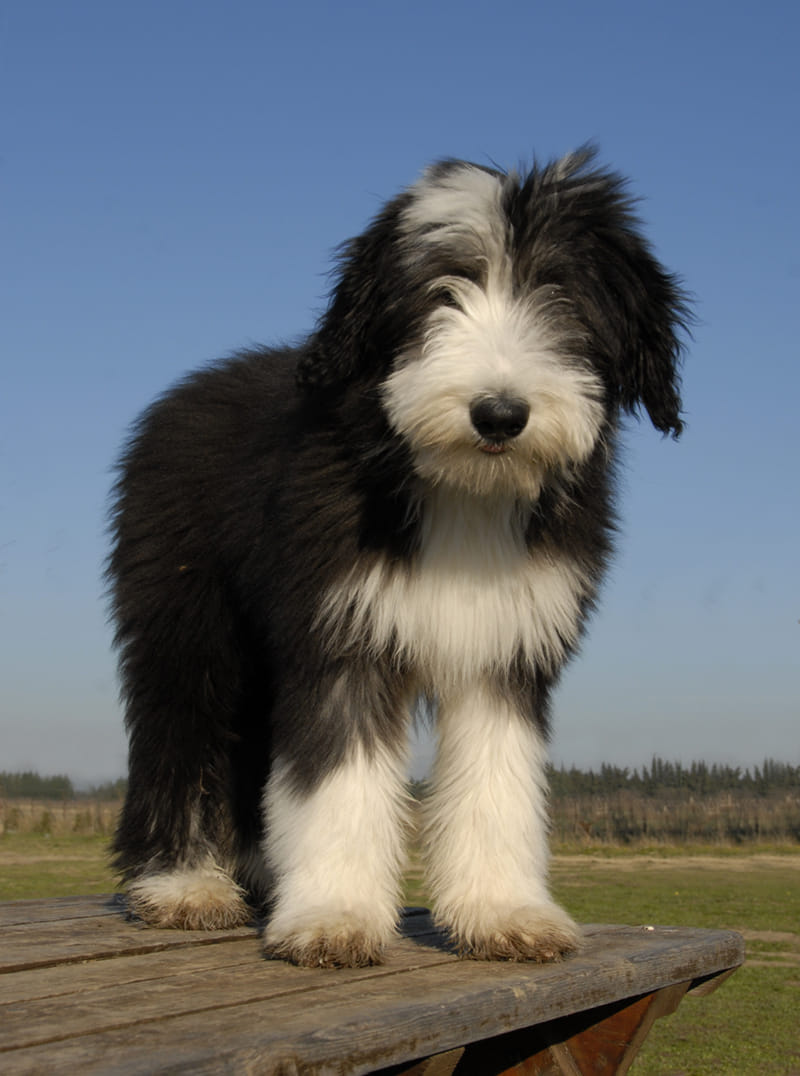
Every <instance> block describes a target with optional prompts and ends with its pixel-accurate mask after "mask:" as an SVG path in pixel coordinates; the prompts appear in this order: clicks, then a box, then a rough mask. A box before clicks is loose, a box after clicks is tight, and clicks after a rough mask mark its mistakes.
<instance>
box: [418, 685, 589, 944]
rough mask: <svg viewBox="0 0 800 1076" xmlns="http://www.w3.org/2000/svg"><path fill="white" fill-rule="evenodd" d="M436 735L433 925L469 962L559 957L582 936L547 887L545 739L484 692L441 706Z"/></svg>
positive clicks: (429, 841)
mask: <svg viewBox="0 0 800 1076" xmlns="http://www.w3.org/2000/svg"><path fill="white" fill-rule="evenodd" d="M438 733H439V746H438V754H437V760H436V766H435V770H434V782H433V784H434V788H433V792H432V794H431V797H430V799H429V800H428V802H427V806H426V825H425V844H426V850H427V867H428V880H429V884H430V887H431V892H432V896H433V899H434V906H435V911H436V917H437V921H438V922H439V923H440V925H442V926H444V927H446V928H447V930H448V931H449V932H450V934H451V936H452V937H453V940H454V941H455V943H456V944H457V945H458V947H459V949H460V951H461V952H462V953H463V954H464V955H467V956H473V957H476V958H484V959H493V960H537V961H547V960H556V959H558V958H559V957H560V956H562V955H563V954H564V953H566V952H569V951H570V950H572V949H575V948H576V947H577V945H578V938H579V934H578V928H577V927H576V925H575V923H574V922H573V921H572V919H571V918H570V917H569V916H568V915H567V913H566V912H564V911H563V910H562V909H561V908H560V907H559V906H558V905H557V904H555V903H554V902H553V901H552V899H551V897H550V894H549V891H548V887H547V865H548V844H547V829H548V826H547V815H546V806H547V805H546V795H547V790H546V781H545V761H546V751H545V743H544V737H543V736H542V733H541V732H540V730H539V728H538V727H537V724H536V722H535V720H534V719H533V717H532V715H528V714H526V713H524V712H522V710H521V709H520V707H519V705H518V703H517V700H516V699H515V698H514V695H513V694H509V693H504V692H503V691H502V690H501V689H499V688H497V687H496V686H494V685H486V684H479V685H476V686H475V687H474V689H473V690H470V691H464V692H459V693H457V694H453V695H452V696H451V697H449V698H447V697H445V698H443V699H442V700H441V703H440V708H439V716H438Z"/></svg>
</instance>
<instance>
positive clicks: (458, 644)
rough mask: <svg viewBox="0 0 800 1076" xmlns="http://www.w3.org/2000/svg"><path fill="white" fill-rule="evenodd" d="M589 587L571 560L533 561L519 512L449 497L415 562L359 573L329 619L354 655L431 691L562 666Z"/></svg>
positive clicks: (432, 513) (330, 600) (329, 606)
mask: <svg viewBox="0 0 800 1076" xmlns="http://www.w3.org/2000/svg"><path fill="white" fill-rule="evenodd" d="M586 589H587V587H586V580H585V578H584V577H583V575H582V573H580V571H579V570H578V569H577V567H576V566H575V565H574V564H573V563H572V562H571V561H569V560H568V559H567V558H565V557H563V558H562V557H553V556H547V557H545V556H544V555H539V556H536V555H535V554H532V553H531V552H529V550H528V549H527V548H526V546H525V542H524V538H523V534H522V523H521V521H520V520H519V518H518V515H517V513H516V512H515V511H514V509H513V506H507V505H503V504H500V505H498V504H496V503H486V502H477V503H476V502H475V501H473V500H471V499H470V500H466V499H464V498H456V497H447V496H446V495H444V494H440V495H439V496H437V498H436V499H435V500H434V501H432V503H430V504H429V505H428V506H427V508H426V514H425V519H424V527H423V537H422V543H421V548H420V550H419V552H418V554H417V556H416V557H415V558H414V559H413V560H412V561H410V562H408V563H402V564H397V563H391V562H389V561H388V560H385V559H379V560H378V561H377V562H373V563H372V564H371V565H370V566H369V567H368V568H363V567H361V566H359V565H356V566H355V567H354V569H353V570H352V571H351V572H350V573H349V574H348V576H347V577H346V578H345V579H342V580H340V581H339V582H337V583H336V584H335V585H334V587H332V588H331V590H330V591H329V593H328V595H327V596H326V599H325V601H324V603H323V616H322V619H323V620H324V622H325V623H326V624H327V626H328V627H329V629H332V630H333V631H334V632H336V633H337V634H339V635H340V638H341V633H344V635H345V636H346V642H347V645H348V646H351V647H352V646H354V647H357V648H358V649H360V650H362V651H363V650H366V651H367V652H369V653H371V654H374V655H375V657H379V656H383V657H386V656H388V657H390V658H391V659H394V660H397V661H399V662H401V663H402V664H404V665H407V666H410V667H412V668H414V669H415V670H416V672H417V673H418V675H419V676H421V677H422V678H423V680H425V681H427V682H428V684H429V686H430V687H431V689H433V690H436V689H437V688H439V689H441V688H444V687H445V686H447V685H451V686H457V685H458V684H461V683H469V682H472V681H474V680H475V679H479V678H480V679H483V678H486V677H487V676H491V674H492V673H493V672H501V671H502V670H504V669H507V668H508V667H509V666H510V665H511V664H512V663H513V662H515V661H516V660H518V659H519V658H520V657H521V658H523V659H524V660H526V661H527V662H528V663H529V664H531V665H537V666H543V667H547V668H553V667H556V666H557V665H558V664H559V663H560V661H561V660H562V659H563V656H564V651H565V648H566V647H567V646H569V645H570V644H572V643H573V642H574V641H575V640H576V638H577V634H578V630H579V619H580V610H581V604H582V599H583V597H584V596H585V593H586Z"/></svg>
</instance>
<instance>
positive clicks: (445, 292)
mask: <svg viewBox="0 0 800 1076" xmlns="http://www.w3.org/2000/svg"><path fill="white" fill-rule="evenodd" d="M436 297H437V298H438V300H439V302H440V303H441V304H442V306H451V307H453V308H454V309H456V310H460V309H461V303H460V302H459V301H458V296H457V295H456V293H455V291H454V290H453V288H449V287H447V286H446V285H443V286H442V287H441V288H439V289H437V292H436Z"/></svg>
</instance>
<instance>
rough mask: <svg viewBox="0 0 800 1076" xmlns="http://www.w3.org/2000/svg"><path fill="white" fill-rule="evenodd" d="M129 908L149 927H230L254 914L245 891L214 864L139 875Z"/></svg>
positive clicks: (129, 889)
mask: <svg viewBox="0 0 800 1076" xmlns="http://www.w3.org/2000/svg"><path fill="white" fill-rule="evenodd" d="M128 907H129V909H130V911H131V912H132V914H133V915H135V916H137V917H138V918H139V919H142V920H143V921H144V922H145V923H148V924H149V925H150V926H154V927H175V928H177V929H179V930H227V929H230V928H231V927H237V926H241V925H242V924H244V923H246V922H247V921H248V920H249V919H250V918H251V917H252V912H251V910H250V909H249V908H248V906H247V903H246V902H245V899H244V890H243V889H241V887H240V886H238V885H237V884H236V882H234V881H233V879H232V878H231V877H230V875H228V874H226V873H225V871H224V870H222V868H220V867H217V866H216V865H215V864H212V863H208V864H204V865H202V866H198V867H178V868H175V869H174V870H171V871H159V872H157V873H154V874H144V875H142V876H141V877H139V878H136V879H135V880H134V881H133V882H131V884H130V885H129V887H128Z"/></svg>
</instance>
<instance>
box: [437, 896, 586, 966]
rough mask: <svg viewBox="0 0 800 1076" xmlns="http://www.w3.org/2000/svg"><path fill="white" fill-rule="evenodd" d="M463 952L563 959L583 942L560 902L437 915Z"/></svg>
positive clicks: (510, 957) (480, 955)
mask: <svg viewBox="0 0 800 1076" xmlns="http://www.w3.org/2000/svg"><path fill="white" fill-rule="evenodd" d="M437 921H438V922H439V923H440V924H441V925H442V926H444V927H445V928H446V929H447V930H448V931H449V933H450V935H451V937H452V939H453V941H454V942H455V944H456V945H457V947H458V950H459V953H460V954H461V955H462V956H468V957H473V958H474V959H476V960H532V961H536V962H538V963H547V962H550V961H554V960H560V959H561V957H563V956H565V955H566V954H567V953H570V952H573V951H574V950H575V949H577V948H578V947H579V945H580V930H579V928H578V926H577V925H576V924H575V923H574V922H573V920H572V919H571V918H570V916H568V915H567V913H566V912H565V911H564V910H563V909H562V908H559V906H558V905H557V904H552V903H545V904H533V905H525V906H523V907H520V908H513V909H492V910H490V909H486V908H478V909H472V910H470V909H463V908H462V909H458V910H452V911H451V912H449V913H448V912H447V910H444V911H442V912H440V913H439V914H438V915H437Z"/></svg>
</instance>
